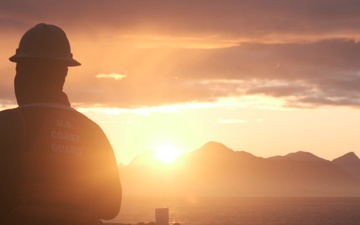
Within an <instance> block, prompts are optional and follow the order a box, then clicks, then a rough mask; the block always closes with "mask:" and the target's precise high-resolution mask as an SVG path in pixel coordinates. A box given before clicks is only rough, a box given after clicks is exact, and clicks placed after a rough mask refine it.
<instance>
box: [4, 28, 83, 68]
mask: <svg viewBox="0 0 360 225" xmlns="http://www.w3.org/2000/svg"><path fill="white" fill-rule="evenodd" d="M27 58H37V59H50V60H55V61H61V62H65V64H66V65H67V66H80V65H81V64H80V63H79V62H78V61H76V60H75V59H73V56H72V54H71V50H70V43H69V40H68V39H67V37H66V34H65V32H64V31H63V30H62V29H60V28H59V27H57V26H54V25H50V24H44V23H39V24H37V25H36V26H35V27H33V28H31V29H30V30H28V31H27V32H26V33H25V34H24V36H23V37H22V38H21V40H20V44H19V48H18V49H16V54H15V55H13V56H11V57H10V58H9V59H10V61H12V62H19V61H21V60H22V59H27Z"/></svg>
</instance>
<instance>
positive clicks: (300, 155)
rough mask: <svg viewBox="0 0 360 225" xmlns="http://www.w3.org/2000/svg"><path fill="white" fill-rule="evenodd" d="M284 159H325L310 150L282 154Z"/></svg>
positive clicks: (312, 160)
mask: <svg viewBox="0 0 360 225" xmlns="http://www.w3.org/2000/svg"><path fill="white" fill-rule="evenodd" d="M283 158H284V159H290V160H295V161H308V162H320V161H326V160H325V159H322V158H320V157H318V156H316V155H314V154H312V153H310V152H304V151H298V152H294V153H289V154H287V155H285V156H283Z"/></svg>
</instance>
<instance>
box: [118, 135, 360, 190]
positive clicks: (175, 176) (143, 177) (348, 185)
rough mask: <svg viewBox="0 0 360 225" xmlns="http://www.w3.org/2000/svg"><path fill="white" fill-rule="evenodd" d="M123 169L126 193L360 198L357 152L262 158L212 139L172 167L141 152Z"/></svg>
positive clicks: (122, 176)
mask: <svg viewBox="0 0 360 225" xmlns="http://www.w3.org/2000/svg"><path fill="white" fill-rule="evenodd" d="M119 171H120V176H121V179H122V184H123V192H124V195H125V196H126V195H127V196H214V197H219V196H227V197H236V196H238V197H281V196H283V197H290V196H292V197H335V196H336V197H354V196H360V159H359V158H358V157H357V156H356V155H355V154H354V153H353V152H350V153H348V154H345V155H343V156H341V157H339V158H336V159H334V160H332V161H329V160H325V159H322V158H320V157H317V156H316V155H314V154H312V153H309V152H303V151H299V152H295V153H290V154H288V155H285V156H274V157H270V158H262V157H257V156H254V155H252V154H251V153H248V152H244V151H234V150H232V149H230V148H228V147H226V146H225V145H223V144H221V143H217V142H208V143H206V144H205V145H204V146H202V147H201V148H199V149H196V150H195V151H192V152H189V153H187V154H185V155H182V156H181V157H180V158H178V159H177V161H176V162H175V163H172V164H169V165H160V164H159V163H156V162H155V161H154V160H151V159H150V158H149V155H147V154H143V155H140V156H138V157H137V158H135V159H134V160H133V161H132V162H131V163H130V164H129V165H126V166H120V167H119Z"/></svg>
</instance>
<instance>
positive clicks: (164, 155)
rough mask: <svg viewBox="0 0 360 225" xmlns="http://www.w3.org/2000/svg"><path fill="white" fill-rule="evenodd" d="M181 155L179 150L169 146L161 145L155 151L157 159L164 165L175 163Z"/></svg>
mask: <svg viewBox="0 0 360 225" xmlns="http://www.w3.org/2000/svg"><path fill="white" fill-rule="evenodd" d="M179 155H180V153H179V150H178V149H177V148H175V147H174V146H172V145H168V144H163V145H160V146H158V147H157V148H156V150H155V157H156V158H157V159H158V160H160V161H161V162H164V163H172V162H175V161H176V159H177V158H178V156H179Z"/></svg>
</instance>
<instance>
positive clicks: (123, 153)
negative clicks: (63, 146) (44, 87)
mask: <svg viewBox="0 0 360 225" xmlns="http://www.w3.org/2000/svg"><path fill="white" fill-rule="evenodd" d="M359 10H360V3H359V2H358V1H341V0H337V1H336V0H332V1H328V0H316V1H295V0H289V1H280V0H277V1H275V0H269V1H266V3H264V1H256V0H255V1H235V0H223V1H215V0H206V1H205V0H202V1H197V0H195V1H190V0H189V1H188V0H181V1H180V0H179V1H149V0H145V1H136V0H105V1H95V0H80V1H69V0H67V1H46V0H35V1H25V0H19V1H2V2H0V15H1V16H0V30H1V36H0V106H1V108H7V107H13V106H15V99H14V94H13V90H12V82H13V81H12V80H13V75H14V67H15V65H14V64H12V63H10V62H9V61H8V58H9V57H10V56H11V55H12V54H13V53H14V52H15V49H16V48H17V45H18V43H19V40H20V38H21V36H22V34H23V33H24V32H25V31H26V30H28V29H29V28H31V27H32V26H34V25H35V24H36V23H39V22H45V23H50V24H55V25H58V26H60V27H62V28H63V29H64V30H65V32H66V33H67V35H68V38H69V39H70V42H71V45H72V52H73V54H74V57H75V59H77V60H78V61H80V62H81V63H82V66H80V67H76V68H71V69H70V70H69V76H68V78H67V83H66V84H65V91H66V93H67V94H68V95H69V98H70V100H71V101H72V104H73V107H75V108H78V109H79V110H81V111H83V112H84V113H85V114H87V115H88V116H89V117H91V118H93V119H94V120H95V121H96V122H98V123H99V124H100V125H101V126H102V127H103V128H104V130H105V132H106V133H107V134H108V136H109V139H110V141H111V142H112V143H113V145H114V148H115V151H116V155H117V158H118V161H119V162H124V163H127V162H129V161H130V160H131V159H132V157H134V156H135V155H137V154H139V153H140V152H142V151H144V150H150V149H152V148H156V146H157V145H161V143H164V142H165V143H169V144H173V145H175V146H177V147H178V148H179V149H181V150H183V151H190V150H195V149H196V148H199V147H200V146H201V145H203V144H205V143H206V142H207V141H211V140H213V141H218V142H222V143H224V144H225V145H227V146H228V147H230V148H232V149H234V150H244V151H248V152H250V153H253V154H254V155H257V156H263V157H267V156H273V155H279V154H280V155H284V154H287V153H289V152H294V151H298V150H303V151H310V152H312V153H314V154H316V155H318V156H319V157H323V158H326V159H334V158H336V157H338V156H340V155H342V154H345V153H347V152H349V151H354V152H355V153H356V154H357V155H358V156H360V149H359V148H360V147H359V146H360V145H359V144H360V139H359V138H358V134H359V133H360V132H359V131H360V128H359V127H360V126H359V125H360V111H359V110H358V107H359V105H360V98H359V97H360V92H359V86H360V73H359V71H360V44H359V43H358V40H359V38H360V16H359V13H358V12H359Z"/></svg>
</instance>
